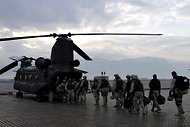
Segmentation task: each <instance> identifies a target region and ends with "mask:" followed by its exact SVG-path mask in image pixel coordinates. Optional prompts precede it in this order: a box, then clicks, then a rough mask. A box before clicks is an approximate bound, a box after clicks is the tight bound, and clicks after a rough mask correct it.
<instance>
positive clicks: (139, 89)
mask: <svg viewBox="0 0 190 127" xmlns="http://www.w3.org/2000/svg"><path fill="white" fill-rule="evenodd" d="M129 93H131V94H132V93H133V94H134V96H133V106H132V111H133V113H138V112H139V107H141V109H142V113H143V115H145V114H146V112H145V107H144V102H143V99H144V87H143V84H142V83H141V81H140V80H139V79H138V76H137V75H132V84H131V88H130V92H129Z"/></svg>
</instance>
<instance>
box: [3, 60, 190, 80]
mask: <svg viewBox="0 0 190 127" xmlns="http://www.w3.org/2000/svg"><path fill="white" fill-rule="evenodd" d="M77 59H78V58H77ZM79 60H80V62H81V64H80V66H79V67H78V69H81V70H86V71H88V73H87V74H86V75H87V76H88V78H89V79H93V77H94V76H98V75H101V72H106V75H108V76H109V78H110V79H113V78H114V76H113V75H114V74H116V73H117V74H120V76H121V77H122V78H123V79H125V77H126V75H128V74H130V75H131V74H137V75H138V76H139V78H143V79H146V78H148V79H150V78H152V75H153V74H154V73H156V74H157V75H158V78H160V79H170V78H171V72H172V71H173V70H175V71H176V72H177V73H178V74H179V75H186V76H187V77H189V75H190V71H189V70H188V68H190V63H189V64H188V63H185V62H179V61H174V60H168V59H164V58H153V57H141V58H128V59H123V60H107V59H103V58H93V60H92V61H85V60H84V59H82V58H79ZM2 62H3V61H2ZM6 62H7V61H6ZM11 62H12V61H11ZM7 63H8V62H7ZM5 65H7V64H6V63H3V64H2V67H4V66H5ZM188 65H189V66H188ZM18 67H19V66H18ZM18 67H16V68H14V69H11V70H10V71H8V72H6V73H4V74H2V75H0V79H13V77H14V76H15V74H16V73H15V72H13V70H17V69H18Z"/></svg>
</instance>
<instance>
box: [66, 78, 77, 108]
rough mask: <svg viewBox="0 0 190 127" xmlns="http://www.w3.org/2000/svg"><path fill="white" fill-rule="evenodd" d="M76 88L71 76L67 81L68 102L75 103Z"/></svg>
mask: <svg viewBox="0 0 190 127" xmlns="http://www.w3.org/2000/svg"><path fill="white" fill-rule="evenodd" d="M74 88H75V84H74V83H73V80H72V79H71V78H69V79H68V81H67V83H66V91H67V104H71V103H74Z"/></svg>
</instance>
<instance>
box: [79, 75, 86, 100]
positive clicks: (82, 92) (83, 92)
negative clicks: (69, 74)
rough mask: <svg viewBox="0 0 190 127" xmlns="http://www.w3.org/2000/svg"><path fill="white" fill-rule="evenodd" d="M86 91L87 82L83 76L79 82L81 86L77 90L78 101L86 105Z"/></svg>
mask: <svg viewBox="0 0 190 127" xmlns="http://www.w3.org/2000/svg"><path fill="white" fill-rule="evenodd" d="M87 91H88V80H87V77H86V76H83V79H82V81H81V85H80V88H79V101H80V102H81V104H85V103H86V94H87Z"/></svg>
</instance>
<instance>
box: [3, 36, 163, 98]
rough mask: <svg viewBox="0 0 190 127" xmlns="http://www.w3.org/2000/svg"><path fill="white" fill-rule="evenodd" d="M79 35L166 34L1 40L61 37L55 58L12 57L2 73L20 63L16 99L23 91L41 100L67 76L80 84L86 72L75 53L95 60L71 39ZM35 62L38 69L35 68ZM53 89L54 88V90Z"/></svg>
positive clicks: (54, 51) (7, 39) (57, 40)
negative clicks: (58, 81)
mask: <svg viewBox="0 0 190 127" xmlns="http://www.w3.org/2000/svg"><path fill="white" fill-rule="evenodd" d="M76 35H162V34H138V33H79V34H71V33H68V34H56V33H53V34H49V35H38V36H23V37H10V38H0V41H13V40H19V39H31V38H40V37H54V38H57V39H56V42H55V44H54V45H53V47H52V50H51V58H50V59H48V58H43V57H39V58H37V59H35V58H32V57H26V56H22V57H10V59H12V60H14V62H12V63H10V64H9V65H7V66H5V67H4V68H2V69H1V70H0V74H3V73H5V72H7V71H8V70H10V69H12V68H14V67H16V66H17V65H18V62H20V63H21V64H20V68H19V69H18V70H17V71H16V76H15V77H14V89H15V90H18V92H17V93H16V97H19V98H22V97H23V92H25V93H29V94H35V95H37V96H39V97H42V96H43V95H48V94H49V89H50V88H52V89H53V88H56V85H57V84H56V82H57V78H59V80H63V79H64V78H65V77H69V78H74V79H75V80H76V81H79V80H80V78H81V77H82V75H83V74H84V73H87V72H86V71H83V70H79V69H76V68H75V67H78V66H79V65H80V61H79V60H74V56H73V51H75V52H77V53H78V54H79V55H80V56H81V57H83V58H84V59H85V60H89V61H91V60H92V59H91V58H90V57H89V56H88V55H87V54H86V53H85V52H84V51H83V50H81V49H80V48H79V47H78V46H77V45H76V44H74V43H73V41H72V40H71V38H70V37H71V36H76ZM32 61H35V66H32ZM52 86H53V87H52Z"/></svg>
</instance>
